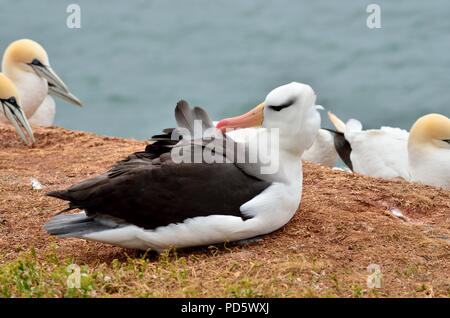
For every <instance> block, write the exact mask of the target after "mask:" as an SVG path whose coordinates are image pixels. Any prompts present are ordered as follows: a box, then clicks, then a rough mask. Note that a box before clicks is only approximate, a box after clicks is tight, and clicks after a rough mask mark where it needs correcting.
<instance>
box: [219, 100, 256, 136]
mask: <svg viewBox="0 0 450 318" xmlns="http://www.w3.org/2000/svg"><path fill="white" fill-rule="evenodd" d="M263 120H264V103H261V104H259V105H258V106H256V107H255V108H253V109H252V110H251V111H249V112H247V113H245V114H244V115H240V116H236V117H232V118H226V119H222V120H221V121H219V122H218V123H217V125H216V128H217V129H220V130H221V131H222V132H225V131H226V130H227V129H231V128H237V129H239V128H248V127H257V126H261V125H262V123H263Z"/></svg>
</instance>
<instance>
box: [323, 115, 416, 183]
mask: <svg viewBox="0 0 450 318" xmlns="http://www.w3.org/2000/svg"><path fill="white" fill-rule="evenodd" d="M328 116H329V118H330V121H331V122H332V123H333V124H334V126H335V127H336V130H337V132H336V133H335V139H337V140H336V141H335V145H337V148H336V150H337V152H338V153H339V155H340V156H341V159H342V160H343V161H344V163H345V164H346V165H347V166H348V167H349V168H350V169H351V170H353V171H354V172H357V173H360V174H363V175H367V176H372V177H379V178H384V179H393V178H397V177H400V178H403V179H406V180H409V177H410V176H409V168H408V152H407V143H408V136H409V134H408V132H407V131H405V130H402V129H399V128H391V127H381V128H380V129H369V130H363V127H362V124H361V122H360V121H358V120H356V119H350V120H349V121H348V122H347V124H344V123H343V122H342V121H341V120H340V119H339V118H338V117H337V116H335V115H334V114H332V113H330V112H329V113H328ZM344 139H345V140H344ZM349 147H350V148H349Z"/></svg>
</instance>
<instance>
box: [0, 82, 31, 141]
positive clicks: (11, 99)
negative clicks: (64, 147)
mask: <svg viewBox="0 0 450 318" xmlns="http://www.w3.org/2000/svg"><path fill="white" fill-rule="evenodd" d="M0 107H1V112H0V113H3V114H4V115H5V117H6V118H7V119H8V120H9V121H10V122H11V124H12V125H13V126H14V128H15V129H16V131H17V133H18V134H19V136H20V138H22V139H23V141H25V143H26V144H27V145H29V146H31V145H32V144H33V143H34V136H33V131H32V130H31V127H30V125H29V124H28V121H27V118H26V117H25V114H24V112H23V110H22V108H21V107H20V97H19V94H18V92H17V89H16V87H15V86H14V83H13V82H12V81H11V80H10V79H9V78H8V77H6V76H5V75H4V74H2V73H0Z"/></svg>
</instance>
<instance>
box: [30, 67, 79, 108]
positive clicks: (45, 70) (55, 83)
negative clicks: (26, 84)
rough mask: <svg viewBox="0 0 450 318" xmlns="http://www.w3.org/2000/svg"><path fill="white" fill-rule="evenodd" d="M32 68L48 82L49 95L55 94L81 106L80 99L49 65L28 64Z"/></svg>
mask: <svg viewBox="0 0 450 318" xmlns="http://www.w3.org/2000/svg"><path fill="white" fill-rule="evenodd" d="M29 65H30V66H31V67H32V68H33V70H34V71H35V72H36V74H38V75H39V76H41V77H43V78H45V79H46V80H47V82H48V92H49V94H51V95H54V96H57V97H59V98H61V99H63V100H65V101H67V102H69V103H71V104H74V105H77V106H82V105H83V104H82V103H81V101H80V100H79V99H78V98H77V97H76V96H75V95H73V94H72V93H71V92H70V91H69V89H68V88H67V85H66V84H65V83H64V82H63V80H62V79H61V78H59V76H58V75H57V74H56V72H55V71H54V70H53V69H52V68H51V67H50V66H49V65H43V64H40V65H36V64H29Z"/></svg>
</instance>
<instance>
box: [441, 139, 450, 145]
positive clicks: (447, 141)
mask: <svg viewBox="0 0 450 318" xmlns="http://www.w3.org/2000/svg"><path fill="white" fill-rule="evenodd" d="M442 141H445V142H446V143H448V144H449V145H450V139H444V140H442Z"/></svg>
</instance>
